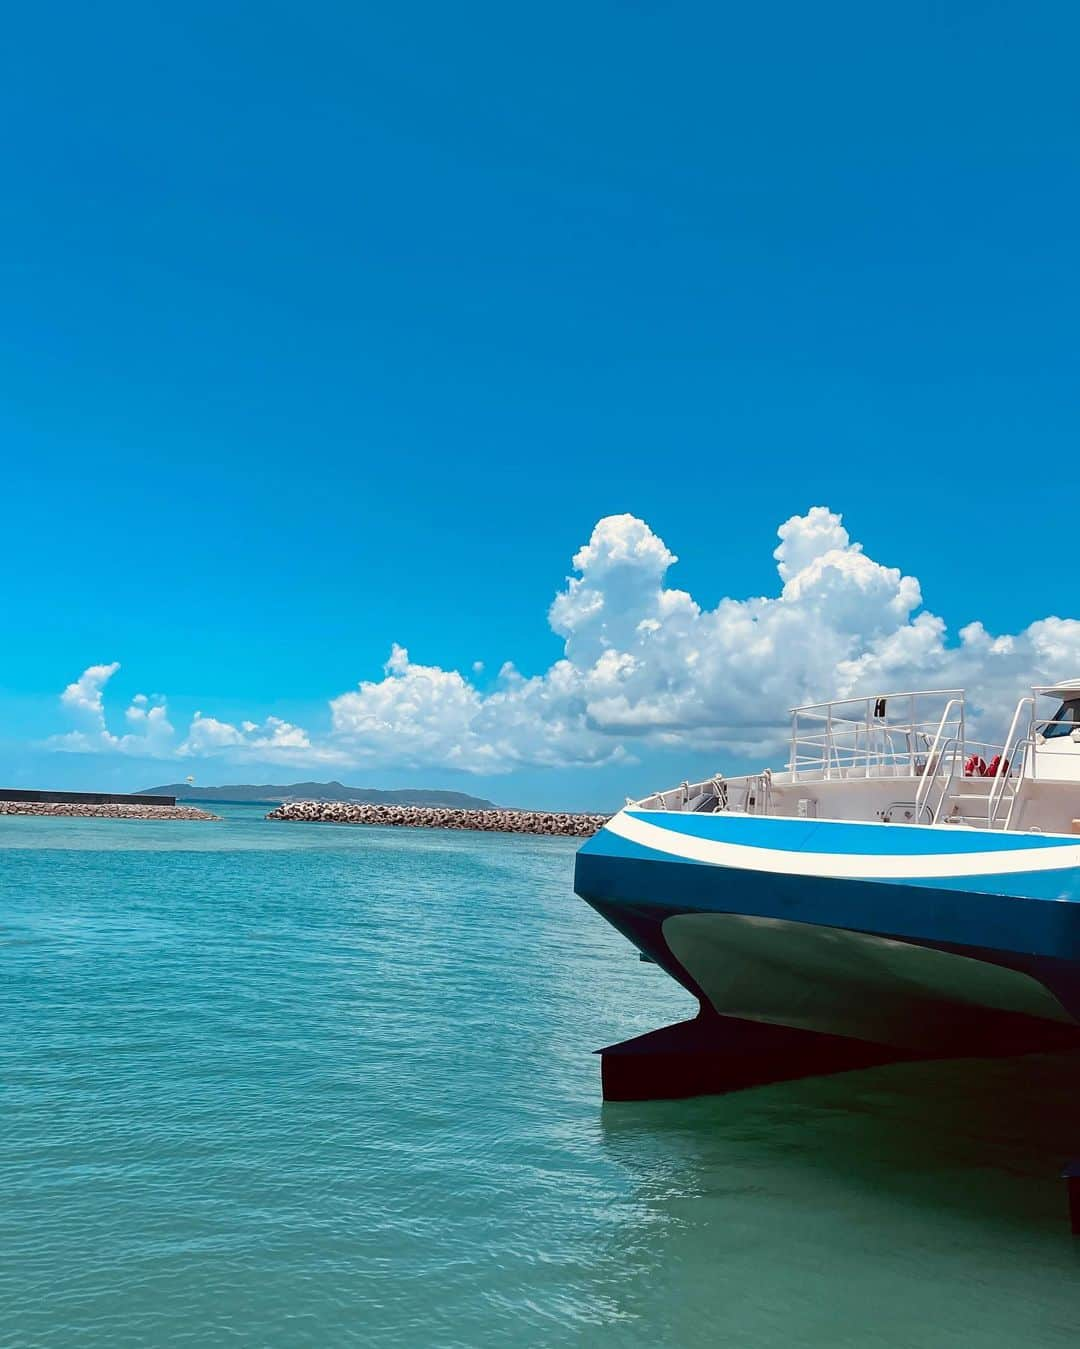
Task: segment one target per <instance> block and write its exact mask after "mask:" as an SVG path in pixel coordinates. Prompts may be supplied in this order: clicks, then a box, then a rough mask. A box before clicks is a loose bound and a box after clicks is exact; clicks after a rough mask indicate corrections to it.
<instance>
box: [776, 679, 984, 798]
mask: <svg viewBox="0 0 1080 1349" xmlns="http://www.w3.org/2000/svg"><path fill="white" fill-rule="evenodd" d="M950 739H952V740H955V741H956V743H957V746H958V748H957V751H956V752H957V753H959V754H962V753H963V747H964V692H963V690H962V689H922V690H915V691H909V692H903V693H879V694H872V695H871V696H870V697H864V698H844V699H837V700H834V701H833V702H829V703H813V704H810V705H808V706H805V707H796V708H792V710H791V753H790V759H789V767H790V769H791V773H792V778H793V780H794V781H796V782H809V781H820V780H825V781H831V780H833V779H836V778H848V777H862V776H881V777H922V776H923V775H924V774H925V773H926V772H927V771H928V769H930V768H931V766H932V763H933V754H934V745H935V742H936V744H937V749H938V751H939V752H940V751H941V748H942V745H943V743H944V742H945V741H947V740H950Z"/></svg>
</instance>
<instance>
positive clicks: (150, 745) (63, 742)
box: [47, 661, 173, 759]
mask: <svg viewBox="0 0 1080 1349" xmlns="http://www.w3.org/2000/svg"><path fill="white" fill-rule="evenodd" d="M119 669H120V662H119V661H113V662H112V663H111V664H109V665H90V666H88V667H87V668H86V669H85V670H84V671H83V672H82V674H81V675H80V676H79V677H78V679H76V680H75V682H74V683H72V684H69V685H68V686H67V688H66V689H65V690H64V691H63V693H62V694H61V695H60V703H61V706H62V707H63V708H64V709H65V710H66V711H67V712H68V713H69V714H70V715H71V716H72V717H73V718H74V720H75V721H76V722H78V723H79V727H78V729H76V730H74V731H69V732H68V733H67V734H66V735H57V736H53V738H52V739H51V740H49V741H48V742H47V744H48V745H49V747H50V748H52V749H59V750H67V751H69V752H72V753H82V754H93V753H101V752H103V751H104V752H106V753H111V754H133V755H138V756H141V757H144V758H150V759H158V758H167V757H168V756H169V754H170V753H171V750H172V744H173V728H172V726H171V725H170V723H169V717H168V711H167V709H166V707H165V703H164V700H161V701H159V702H155V703H154V704H153V705H151V701H150V699H149V698H147V696H146V694H145V693H137V694H136V695H135V697H134V698H133V699H132V700H131V704H130V706H129V707H128V709H127V711H126V712H125V713H124V717H125V720H126V721H127V723H128V725H129V726H130V727H131V730H130V731H129V732H128V733H127V734H126V735H114V734H113V733H112V732H111V731H110V730H109V728H108V726H107V725H106V722H105V702H104V697H103V693H104V689H105V685H106V684H107V683H108V682H109V680H110V679H111V678H112V677H113V675H114V674H116V672H117V670H119Z"/></svg>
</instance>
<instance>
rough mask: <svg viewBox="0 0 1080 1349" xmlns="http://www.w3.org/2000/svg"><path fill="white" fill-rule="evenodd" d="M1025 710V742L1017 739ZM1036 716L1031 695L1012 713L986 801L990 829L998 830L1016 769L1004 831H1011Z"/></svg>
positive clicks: (1023, 699) (1018, 704)
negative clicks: (1026, 725)
mask: <svg viewBox="0 0 1080 1349" xmlns="http://www.w3.org/2000/svg"><path fill="white" fill-rule="evenodd" d="M1025 710H1026V711H1027V713H1028V728H1029V729H1028V731H1027V733H1026V734H1025V736H1024V738H1023V740H1020V739H1019V738H1018V735H1019V730H1020V718H1021V717H1022V716H1023V714H1024V712H1025ZM1034 716H1035V696H1034V694H1031V695H1029V696H1028V697H1027V698H1021V699H1020V701H1019V702H1018V703H1017V704H1016V711H1015V712H1014V713H1013V719H1012V722H1011V723H1010V725H1009V734H1008V735H1007V736H1006V737H1005V744H1004V745H1003V747H1002V750H1001V758H1000V760H999V761H998V766H997V772H996V773H995V774H994V780H993V782H992V783H991V784H990V795H989V797H988V798H987V802H986V824H987V827H988V828H990V829H995V828H997V822H998V813H999V810H1000V807H1001V803H1002V801H1003V800H1004V798H1005V788H1006V787H1007V786H1008V785H1009V781H1010V778H1011V775H1012V773H1013V771H1014V769H1015V770H1016V780H1015V782H1013V789H1012V793H1011V799H1010V801H1009V813H1008V815H1007V816H1006V818H1005V826H1004V827H1005V828H1006V829H1008V827H1009V825H1010V824H1011V823H1012V816H1013V808H1014V807H1015V805H1016V798H1017V795H1018V794H1019V791H1020V785H1021V783H1022V782H1023V780H1024V770H1025V766H1026V762H1027V747H1028V745H1030V744H1031V743H1032V742H1033V740H1034V737H1033V736H1032V734H1031V730H1030V728H1031V726H1032V719H1033V718H1034ZM1018 752H1019V754H1020V756H1021V758H1020V765H1019V767H1017V765H1016V762H1015V760H1016V755H1017V753H1018Z"/></svg>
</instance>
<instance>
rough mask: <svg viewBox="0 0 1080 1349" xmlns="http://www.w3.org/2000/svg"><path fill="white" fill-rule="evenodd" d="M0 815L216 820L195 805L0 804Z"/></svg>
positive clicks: (6, 802)
mask: <svg viewBox="0 0 1080 1349" xmlns="http://www.w3.org/2000/svg"><path fill="white" fill-rule="evenodd" d="M0 815H53V816H58V817H63V818H77V819H102V820H217V819H220V818H221V817H220V816H219V815H211V814H210V812H209V811H208V810H198V809H196V807H195V806H141V805H138V804H137V803H133V802H128V803H126V804H122V803H118V802H111V803H104V804H102V803H95V802H90V801H0Z"/></svg>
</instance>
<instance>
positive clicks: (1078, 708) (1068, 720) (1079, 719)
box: [1042, 701, 1080, 740]
mask: <svg viewBox="0 0 1080 1349" xmlns="http://www.w3.org/2000/svg"><path fill="white" fill-rule="evenodd" d="M1078 726H1080V701H1076V702H1070V703H1062V704H1061V706H1060V707H1059V708H1058V710H1057V711H1056V712H1055V713H1054V719H1053V721H1048V722H1047V723H1046V725H1045V726H1044V727H1043V728H1042V734H1043V739H1044V740H1056V739H1057V738H1059V737H1060V736H1065V735H1069V734H1070V733H1071V732H1072V731H1075V730H1076V728H1077V727H1078Z"/></svg>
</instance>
